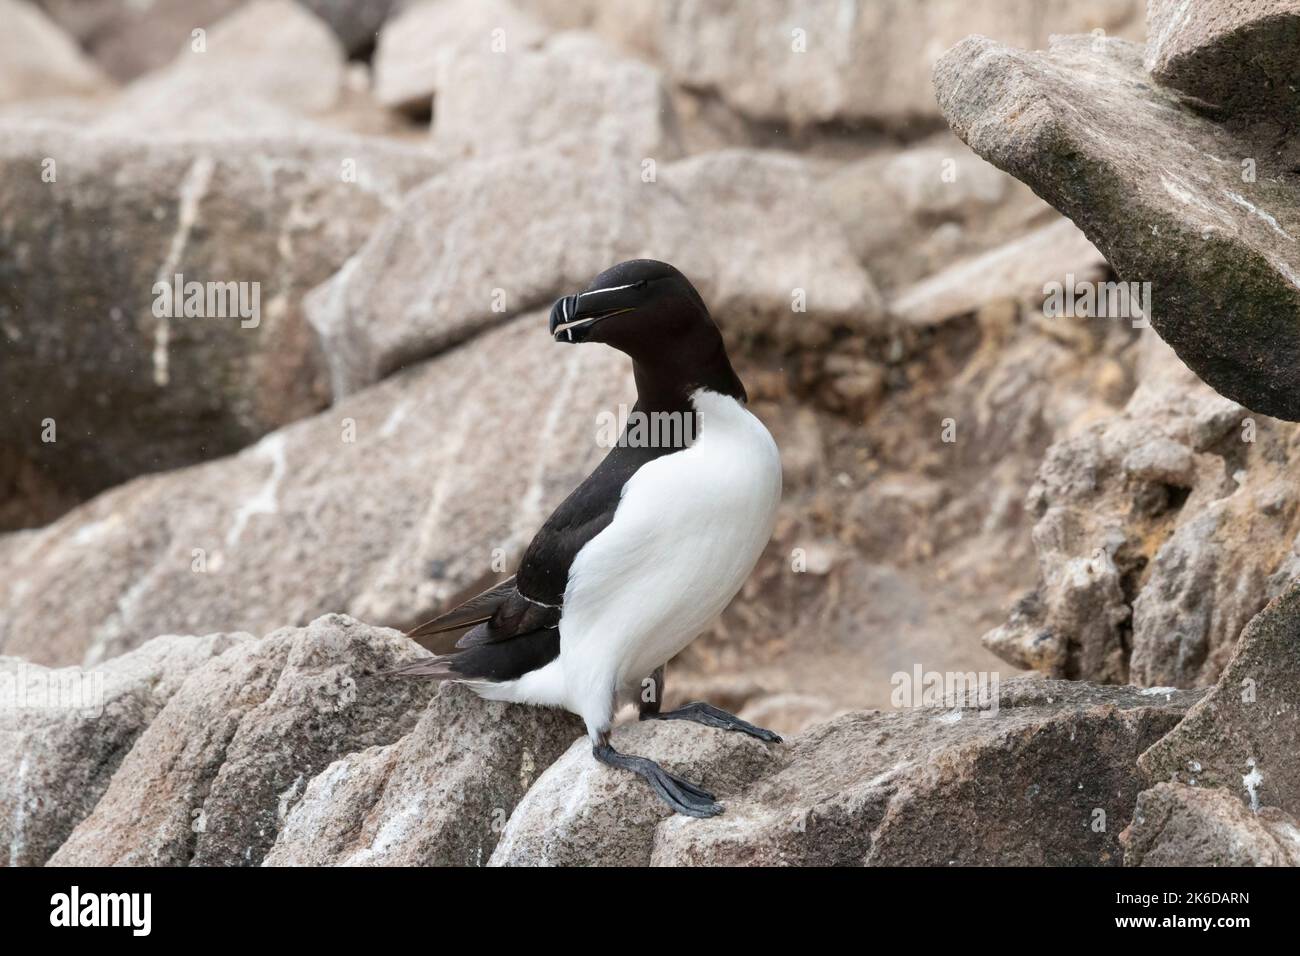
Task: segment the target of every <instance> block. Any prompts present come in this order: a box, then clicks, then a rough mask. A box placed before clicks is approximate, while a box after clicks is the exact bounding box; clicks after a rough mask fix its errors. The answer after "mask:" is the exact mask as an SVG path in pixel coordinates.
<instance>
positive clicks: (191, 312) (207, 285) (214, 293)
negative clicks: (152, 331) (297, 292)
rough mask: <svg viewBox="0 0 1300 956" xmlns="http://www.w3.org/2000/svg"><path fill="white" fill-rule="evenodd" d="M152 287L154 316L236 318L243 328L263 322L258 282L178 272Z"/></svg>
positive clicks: (254, 326) (260, 285) (168, 317)
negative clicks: (188, 278) (187, 275)
mask: <svg viewBox="0 0 1300 956" xmlns="http://www.w3.org/2000/svg"><path fill="white" fill-rule="evenodd" d="M152 291H153V296H154V299H153V314H154V317H155V318H159V319H179V318H187V319H233V318H238V319H239V320H240V322H239V327H240V328H243V329H255V328H257V327H258V325H260V324H261V322H262V284H261V283H260V282H197V281H193V280H191V281H189V282H186V281H185V276H183V275H182V274H181V273H179V272H178V273H176V275H174V276H172V280H171V281H170V282H168V281H167V280H165V279H160V280H158V281H157V282H155V283H154V284H153V290H152Z"/></svg>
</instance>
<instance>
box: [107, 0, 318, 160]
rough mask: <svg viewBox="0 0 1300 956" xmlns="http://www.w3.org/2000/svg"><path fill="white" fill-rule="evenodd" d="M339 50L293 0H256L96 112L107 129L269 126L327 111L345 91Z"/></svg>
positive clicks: (243, 129)
mask: <svg viewBox="0 0 1300 956" xmlns="http://www.w3.org/2000/svg"><path fill="white" fill-rule="evenodd" d="M343 64H344V52H343V48H342V46H341V45H340V44H339V41H338V39H337V38H336V37H335V36H334V34H333V32H332V31H331V30H330V28H329V27H328V26H327V25H326V24H325V23H323V22H321V21H320V20H319V19H317V18H316V17H315V16H314V15H313V14H312V13H311V12H310V11H308V10H307V9H306V8H305V7H304V6H302V5H301V4H299V3H296V2H295V0H256V2H254V3H249V4H247V5H245V6H242V7H240V8H239V9H238V10H236V11H235V12H234V13H232V14H230V16H228V17H226V18H224V19H222V20H221V21H219V22H218V23H216V24H215V25H214V26H213V27H212V29H210V30H208V31H206V33H205V35H204V36H203V37H202V39H201V41H198V40H190V41H187V42H186V43H185V44H184V46H183V47H181V48H180V49H179V52H178V53H177V54H176V59H174V60H173V61H172V62H171V63H170V64H168V65H167V66H166V67H164V68H162V69H159V70H156V71H154V72H152V73H150V74H148V75H147V76H144V77H141V78H140V79H138V80H136V81H135V82H134V83H132V84H131V85H130V86H128V87H127V88H126V89H125V90H124V91H123V94H122V96H121V97H120V98H119V99H118V100H117V101H116V102H115V103H114V104H113V105H112V106H111V108H110V109H109V110H108V111H107V113H106V115H105V116H104V117H103V118H102V119H99V120H98V121H97V122H96V123H95V124H94V126H95V128H96V129H99V130H102V131H105V132H109V131H112V132H120V133H125V134H130V133H133V132H139V131H140V130H141V127H142V125H143V124H144V123H145V122H148V121H149V119H150V118H152V117H156V116H166V117H167V118H168V120H167V131H168V132H169V133H175V132H177V131H179V130H192V131H194V132H196V133H197V132H204V131H210V130H212V129H214V128H222V127H225V128H228V129H231V130H232V131H240V132H249V131H251V130H253V129H263V130H266V131H268V132H273V131H276V130H279V129H283V128H284V127H285V126H286V125H291V124H292V117H293V116H295V115H310V114H316V113H324V112H326V111H327V110H329V109H331V108H333V107H334V106H336V105H337V104H338V102H339V98H340V96H341V94H342V90H343V76H344V72H343Z"/></svg>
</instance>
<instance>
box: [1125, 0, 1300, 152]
mask: <svg viewBox="0 0 1300 956" xmlns="http://www.w3.org/2000/svg"><path fill="white" fill-rule="evenodd" d="M1147 33H1148V41H1147V50H1146V68H1147V69H1148V70H1149V71H1150V72H1151V75H1152V76H1153V77H1154V78H1155V79H1156V80H1157V81H1158V82H1160V83H1163V84H1164V85H1165V86H1170V87H1174V88H1175V89H1178V90H1181V91H1182V92H1184V93H1187V94H1189V95H1190V96H1193V97H1195V98H1196V99H1198V100H1200V101H1202V102H1203V103H1204V104H1205V105H1206V106H1208V107H1209V108H1211V109H1214V110H1222V111H1225V112H1227V113H1229V114H1230V115H1231V116H1232V117H1233V118H1234V119H1235V120H1237V121H1240V120H1242V119H1245V118H1247V117H1249V118H1252V119H1271V120H1274V121H1275V122H1276V123H1277V125H1278V126H1279V127H1282V128H1288V127H1293V126H1294V124H1295V121H1296V119H1297V118H1300V90H1298V89H1297V88H1296V84H1295V64H1296V51H1297V49H1300V2H1297V0H1250V2H1249V3H1243V2H1241V0H1196V2H1194V3H1187V2H1185V0H1148V3H1147Z"/></svg>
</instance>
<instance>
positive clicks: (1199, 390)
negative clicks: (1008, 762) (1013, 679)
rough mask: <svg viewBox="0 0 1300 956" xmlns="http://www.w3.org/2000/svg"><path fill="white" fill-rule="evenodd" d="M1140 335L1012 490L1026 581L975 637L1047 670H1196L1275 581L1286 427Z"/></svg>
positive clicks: (1291, 531) (1288, 447) (1291, 506)
mask: <svg viewBox="0 0 1300 956" xmlns="http://www.w3.org/2000/svg"><path fill="white" fill-rule="evenodd" d="M1050 321H1052V322H1056V323H1062V322H1066V323H1068V322H1072V321H1076V320H1071V319H1059V318H1058V319H1053V320H1050ZM1102 321H1110V320H1102ZM1142 334H1143V336H1144V337H1146V338H1145V341H1144V343H1143V351H1144V353H1145V354H1144V355H1143V361H1142V363H1141V364H1140V365H1139V367H1138V379H1139V382H1140V384H1139V386H1138V388H1137V391H1136V392H1135V393H1134V394H1133V396H1132V398H1131V399H1130V400H1129V402H1128V404H1127V406H1126V407H1125V408H1124V410H1123V411H1122V412H1120V413H1118V414H1116V415H1113V416H1111V417H1109V418H1106V419H1103V420H1102V421H1099V422H1097V423H1095V424H1093V425H1092V426H1090V427H1088V428H1086V429H1084V430H1082V431H1079V432H1078V433H1076V434H1072V435H1069V436H1067V437H1065V438H1063V439H1062V440H1060V441H1058V442H1057V443H1056V444H1054V445H1053V446H1052V447H1051V448H1050V449H1049V450H1048V452H1047V455H1046V456H1045V458H1044V459H1043V463H1042V466H1041V468H1040V470H1039V473H1038V478H1037V481H1036V482H1035V484H1034V486H1033V487H1032V488H1031V489H1030V492H1029V495H1028V500H1027V505H1026V507H1027V509H1028V511H1029V513H1030V515H1032V517H1033V519H1034V521H1035V525H1034V529H1033V541H1034V546H1035V549H1036V551H1037V554H1038V566H1039V583H1038V586H1037V587H1036V588H1035V589H1034V591H1033V592H1031V593H1030V594H1029V595H1027V596H1026V597H1025V598H1024V599H1023V600H1022V601H1021V602H1020V603H1019V604H1017V606H1016V607H1015V608H1014V609H1013V611H1012V613H1011V616H1010V619H1009V620H1008V621H1007V623H1005V624H1004V625H1002V626H1000V627H998V628H996V629H994V630H992V631H990V632H989V633H988V634H987V635H985V638H984V642H985V644H986V645H987V646H988V647H989V648H990V649H991V650H993V651H994V652H995V653H997V654H998V655H1000V656H1001V657H1003V658H1004V659H1006V660H1008V661H1011V662H1012V663H1014V664H1016V665H1017V666H1020V667H1032V668H1036V669H1039V670H1042V671H1044V672H1046V673H1049V674H1052V675H1054V676H1058V677H1071V678H1082V679H1085V680H1099V681H1114V682H1125V681H1132V682H1134V683H1137V684H1142V685H1173V686H1178V687H1191V686H1197V685H1205V684H1208V683H1211V682H1213V681H1214V680H1215V679H1216V678H1217V677H1218V676H1219V674H1220V673H1221V672H1222V670H1223V668H1224V666H1225V665H1226V663H1227V661H1228V659H1229V658H1230V657H1231V655H1232V652H1233V647H1234V645H1235V643H1236V641H1237V637H1238V635H1239V634H1240V632H1241V629H1242V627H1244V626H1245V624H1246V622H1248V621H1249V620H1250V619H1251V617H1253V616H1254V615H1255V613H1256V612H1257V611H1259V609H1260V608H1262V607H1263V606H1264V604H1265V603H1267V601H1268V600H1269V598H1270V597H1272V596H1274V595H1275V594H1277V593H1278V592H1279V591H1280V590H1281V588H1283V587H1284V586H1285V584H1286V582H1287V581H1288V580H1289V577H1290V574H1289V573H1288V572H1287V568H1288V567H1290V566H1291V565H1292V564H1293V563H1294V561H1295V558H1294V544H1295V541H1296V538H1297V535H1298V534H1300V483H1298V482H1297V481H1296V479H1295V477H1294V470H1295V469H1294V464H1293V462H1294V460H1295V457H1296V454H1297V445H1296V440H1297V436H1298V435H1300V432H1298V431H1297V429H1296V428H1295V427H1293V426H1291V425H1288V424H1285V423H1280V422H1276V421H1273V420H1270V419H1268V418H1265V417H1263V416H1254V415H1251V414H1250V413H1248V412H1247V411H1246V410H1245V409H1243V408H1241V406H1239V405H1237V404H1236V403H1234V402H1230V401H1228V400H1227V399H1225V398H1223V397H1222V396H1220V395H1217V394H1215V393H1214V392H1213V391H1212V390H1211V389H1209V388H1208V387H1206V386H1205V385H1204V384H1202V383H1200V382H1198V381H1196V379H1195V378H1194V377H1193V376H1192V374H1191V373H1190V372H1189V371H1188V370H1187V369H1186V367H1185V366H1183V365H1182V363H1181V362H1179V361H1178V359H1177V357H1176V356H1174V354H1173V353H1172V351H1171V350H1170V349H1169V348H1168V347H1167V346H1166V345H1164V344H1163V343H1162V342H1161V341H1160V340H1159V339H1158V338H1155V337H1154V336H1153V335H1152V334H1151V332H1150V331H1149V330H1147V331H1144V332H1143V333H1142Z"/></svg>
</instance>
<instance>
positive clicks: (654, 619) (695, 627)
mask: <svg viewBox="0 0 1300 956" xmlns="http://www.w3.org/2000/svg"><path fill="white" fill-rule="evenodd" d="M550 329H551V335H552V337H553V338H554V339H555V341H557V342H566V343H567V342H572V343H580V342H603V343H604V344H606V345H609V346H612V347H613V348H616V349H618V350H619V351H621V352H624V353H626V354H627V355H628V356H629V357H630V358H631V359H632V370H633V375H634V378H635V381H636V389H637V401H636V404H635V405H634V406H633V409H632V412H633V413H637V412H641V413H643V415H644V417H643V418H642V419H641V421H642V422H644V421H646V420H647V419H648V420H650V421H659V422H664V421H679V422H682V423H683V424H684V427H681V428H671V429H667V428H657V429H651V434H652V435H653V436H655V437H656V438H658V439H660V440H659V441H656V442H650V443H647V442H645V441H630V440H628V439H629V438H630V436H629V429H630V428H631V427H632V426H631V423H632V421H633V415H629V416H628V420H629V426H628V428H625V429H624V430H623V434H622V436H621V438H620V440H619V441H618V443H617V444H616V445H615V447H614V448H613V449H612V450H611V451H610V452H609V454H608V455H607V456H606V457H605V459H604V460H603V461H602V462H601V463H600V465H599V466H597V468H596V470H595V471H593V472H592V473H591V475H589V476H588V477H587V479H586V480H585V481H583V482H582V484H581V485H579V486H578V487H577V489H576V490H574V492H573V493H572V494H570V495H569V497H568V498H566V499H565V500H564V502H563V503H562V504H561V505H560V506H559V507H558V508H557V509H556V510H555V513H554V514H552V515H551V516H550V518H548V519H547V521H546V523H545V524H544V525H543V526H542V529H541V530H540V531H538V532H537V536H536V537H534V538H533V540H532V543H531V544H529V546H528V548H527V550H526V551H525V552H524V555H523V558H522V560H521V561H520V563H519V567H518V569H517V571H516V572H515V574H514V576H513V577H511V578H508V579H507V580H505V581H502V582H501V583H500V584H498V585H496V586H495V587H492V588H490V589H488V590H487V591H484V592H483V593H482V594H480V595H478V596H477V597H474V598H472V599H470V600H469V601H467V602H465V603H464V604H462V605H460V606H459V607H457V608H455V609H453V610H451V611H448V612H446V613H445V614H443V615H441V616H440V617H437V618H435V619H434V620H432V621H429V622H428V623H426V624H423V625H421V626H420V627H417V628H415V629H414V630H413V631H411V632H410V633H411V636H412V637H414V638H416V639H419V640H421V643H424V644H425V645H426V646H428V647H431V648H433V649H434V650H435V651H437V650H439V647H438V646H437V642H434V641H431V640H429V639H430V638H433V637H434V636H435V635H439V634H448V633H450V632H453V631H458V630H463V629H465V628H471V630H469V631H468V632H467V633H465V634H464V636H462V637H461V638H460V639H459V640H458V641H456V642H455V645H454V647H453V646H449V643H447V642H449V640H450V639H449V638H442V639H441V640H442V641H443V642H444V644H445V645H446V646H445V652H444V653H439V654H437V656H435V657H433V658H430V659H426V660H423V661H419V662H417V663H415V664H413V665H409V666H407V667H405V668H402V669H401V670H399V671H398V673H401V674H404V675H409V676H427V677H434V678H438V679H441V680H451V681H457V682H460V683H464V684H467V685H468V686H469V687H471V688H472V689H473V690H474V691H476V692H477V693H478V694H479V695H481V696H483V697H486V698H489V699H491V700H507V701H516V702H519V703H525V704H537V705H543V706H552V707H563V708H566V709H567V710H570V711H572V712H573V713H575V714H577V715H578V716H580V717H581V718H582V719H583V721H584V722H585V723H586V725H587V732H588V734H589V735H590V737H591V742H592V753H593V754H594V755H595V757H596V759H597V760H599V761H601V762H602V763H605V764H609V765H610V766H613V767H619V768H622V769H624V770H630V771H632V772H633V773H636V774H639V775H640V776H641V777H643V778H645V780H646V781H647V782H648V783H649V784H650V786H651V787H652V788H653V789H654V791H655V793H657V794H658V795H659V796H660V797H661V798H662V799H663V800H664V801H665V802H667V803H668V805H669V806H671V807H672V808H673V809H674V810H676V811H678V812H679V813H684V814H689V815H690V816H696V817H708V816H713V815H714V814H716V813H720V812H721V811H722V807H721V806H720V805H719V804H718V803H717V802H716V801H715V800H714V797H713V795H712V794H711V793H709V792H708V791H707V790H704V789H703V788H701V787H699V786H697V785H695V784H693V783H691V782H689V781H687V780H683V779H682V778H681V777H678V776H677V775H675V774H672V773H669V772H668V771H667V770H665V769H664V768H662V767H660V766H659V765H658V764H656V763H655V762H654V761H652V760H649V759H647V758H645V757H638V756H634V755H630V754H623V753H619V752H618V751H616V750H615V749H614V748H613V747H611V746H610V743H609V731H610V725H611V723H612V722H613V719H614V715H615V713H616V712H617V710H618V709H619V707H620V706H621V705H622V704H624V703H631V702H635V703H636V704H637V705H638V707H639V710H640V715H641V719H642V720H649V719H656V720H693V721H697V722H698V723H701V724H705V725H706V726H709V727H718V728H722V729H725V730H738V731H741V732H743V733H746V734H750V735H752V736H754V737H757V738H759V739H760V740H765V741H780V739H781V738H780V737H778V736H777V735H776V734H774V733H772V732H771V731H769V730H764V729H762V728H761V727H755V726H754V725H752V724H749V723H747V722H745V721H743V720H741V719H739V718H738V717H735V716H733V715H731V714H728V713H727V712H726V711H723V710H719V709H718V708H716V707H712V706H710V705H709V704H705V703H701V702H696V703H692V704H688V705H686V706H685V707H682V708H679V709H677V710H672V711H662V710H660V701H661V700H662V699H663V686H664V684H663V681H664V665H665V664H666V663H667V662H668V660H669V659H670V658H672V657H673V655H675V654H677V653H678V652H679V651H681V650H682V649H683V648H684V647H686V645H687V644H689V643H690V642H691V641H692V640H694V638H695V637H696V635H697V634H699V632H700V631H701V630H702V629H703V628H704V627H705V626H706V625H707V624H708V623H709V622H710V621H711V620H712V619H713V618H714V617H716V616H717V615H718V614H720V613H721V612H722V610H723V608H725V607H726V606H727V603H728V602H729V601H730V600H731V598H732V597H733V596H734V595H735V594H736V592H737V591H738V590H739V589H740V586H741V585H742V584H743V583H744V581H745V579H746V578H747V577H748V576H749V573H750V571H752V570H753V567H754V564H755V562H757V560H758V557H759V554H760V553H761V552H762V550H763V548H764V546H766V544H767V542H768V539H769V538H770V537H771V535H772V528H773V523H774V520H775V516H776V509H777V503H778V501H779V500H780V497H781V461H780V457H779V455H778V453H777V448H776V443H775V442H774V441H773V440H772V436H771V435H770V434H768V431H767V429H766V428H764V427H763V425H762V423H761V422H759V420H758V419H757V418H755V417H754V416H753V415H752V414H751V413H750V412H749V411H748V410H747V409H746V408H745V402H746V394H745V387H744V386H743V385H742V384H741V382H740V379H739V378H738V377H737V375H736V373H735V371H734V370H733V369H732V367H731V362H730V361H729V360H728V358H727V351H726V348H725V347H724V345H723V342H722V335H721V333H720V332H719V331H718V327H717V326H716V325H715V324H714V322H713V319H712V318H711V317H710V315H709V310H708V308H707V307H706V306H705V304H704V300H703V299H702V298H701V297H700V294H699V293H698V292H697V291H696V290H695V287H694V286H692V285H691V283H690V282H689V281H688V280H687V279H686V277H685V276H684V275H682V274H681V273H680V272H678V271H677V270H676V269H674V268H673V267H672V266H670V265H668V264H667V263H663V262H656V261H654V260H650V259H634V260H632V261H630V262H623V263H620V264H618V265H616V266H614V267H613V268H611V269H607V270H606V271H604V272H602V273H601V274H600V275H598V276H597V277H596V278H595V280H594V281H593V282H592V283H591V285H589V286H588V287H587V288H586V289H585V290H583V291H582V292H579V293H578V294H576V295H567V296H565V297H563V298H562V299H560V300H559V301H558V302H556V303H555V306H554V307H553V308H552V309H551V316H550ZM654 413H671V414H674V415H675V416H676V418H675V419H673V418H669V419H664V418H662V417H659V418H657V419H656V418H655V417H654ZM642 432H643V433H644V432H645V429H644V428H642ZM647 444H651V445H653V447H646V445H647Z"/></svg>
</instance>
